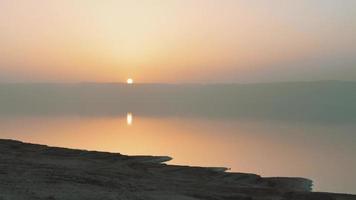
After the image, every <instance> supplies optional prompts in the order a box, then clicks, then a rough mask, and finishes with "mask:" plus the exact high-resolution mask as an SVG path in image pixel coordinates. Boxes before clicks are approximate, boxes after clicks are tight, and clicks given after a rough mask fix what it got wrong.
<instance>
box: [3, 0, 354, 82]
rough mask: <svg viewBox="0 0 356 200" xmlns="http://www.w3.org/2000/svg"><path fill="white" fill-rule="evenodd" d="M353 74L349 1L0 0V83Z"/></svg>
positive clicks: (259, 78)
mask: <svg viewBox="0 0 356 200" xmlns="http://www.w3.org/2000/svg"><path fill="white" fill-rule="evenodd" d="M128 77H132V78H133V79H135V80H136V81H138V82H269V81H297V80H323V79H339V80H356V1H355V0H51V1H48V0H0V82H6V81H15V82H26V81H40V82H44V81H71V82H72V81H75V82H77V81H105V82H112V81H125V80H126V78H128Z"/></svg>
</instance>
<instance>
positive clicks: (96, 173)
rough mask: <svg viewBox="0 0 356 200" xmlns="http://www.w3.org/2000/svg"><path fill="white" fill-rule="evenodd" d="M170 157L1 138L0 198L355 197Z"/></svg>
mask: <svg viewBox="0 0 356 200" xmlns="http://www.w3.org/2000/svg"><path fill="white" fill-rule="evenodd" d="M169 159H170V158H169V157H155V156H126V155H121V154H118V153H105V152H95V151H83V150H72V149H65V148H56V147H48V146H44V145H36V144H27V143H22V142H19V141H13V140H1V139H0V200H22V199H23V200H32V199H47V200H56V199H57V200H62V199H63V200H64V199H65V200H67V199H68V200H71V199H73V200H74V199H75V200H77V199H85V200H91V199H93V200H94V199H98V200H106V199H108V200H119V199H120V200H121V199H142V200H150V199H158V200H161V199H162V200H163V199H164V200H166V199H167V200H199V199H208V200H220V199H224V200H225V199H226V200H235V199H236V200H239V199H243V200H252V199H276V200H277V199H278V200H283V199H292V200H294V199H295V200H297V199H303V200H309V199H310V200H317V199H321V200H332V199H345V200H346V199H348V200H353V199H355V200H356V196H353V195H345V194H331V193H315V192H310V190H311V181H310V180H308V179H304V178H263V177H260V176H258V175H255V174H245V173H228V172H225V171H224V169H223V168H204V167H189V166H175V165H166V164H163V162H164V161H167V160H169Z"/></svg>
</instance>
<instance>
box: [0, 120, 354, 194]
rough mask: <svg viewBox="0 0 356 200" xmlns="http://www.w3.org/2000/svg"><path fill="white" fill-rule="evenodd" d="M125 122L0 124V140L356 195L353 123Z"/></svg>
mask: <svg viewBox="0 0 356 200" xmlns="http://www.w3.org/2000/svg"><path fill="white" fill-rule="evenodd" d="M132 120H133V114H132V113H127V115H126V118H125V117H119V118H115V117H113V118H111V117H102V118H100V117H99V118H96V117H87V118H82V117H53V118H51V117H38V118H36V117H14V118H0V138H10V139H17V140H22V141H27V142H33V143H40V144H47V145H51V146H62V147H69V148H79V149H90V150H99V151H110V152H120V153H123V154H130V155H138V154H139V155H143V154H144V155H147V154H149V155H168V156H171V157H173V158H174V159H173V161H171V163H173V164H183V165H200V166H224V167H231V168H232V171H241V172H251V173H257V174H261V175H263V176H302V177H308V178H311V179H313V180H314V181H315V185H316V187H315V189H316V190H323V191H333V192H350V193H356V190H355V187H354V186H355V184H356V181H355V180H356V170H355V169H356V159H355V157H354V152H356V137H354V133H355V130H356V125H355V124H354V125H343V126H335V125H320V124H319V125H318V124H310V123H309V124H303V123H285V122H278V121H253V120H222V119H220V120H207V119H199V118H188V119H185V118H174V117H170V118H169V117H167V118H162V117H159V118H154V117H142V116H135V120H136V122H135V126H130V127H129V126H128V125H129V124H132Z"/></svg>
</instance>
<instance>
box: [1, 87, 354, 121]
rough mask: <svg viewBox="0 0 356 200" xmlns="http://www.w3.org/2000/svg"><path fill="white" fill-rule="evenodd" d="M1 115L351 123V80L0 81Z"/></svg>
mask: <svg viewBox="0 0 356 200" xmlns="http://www.w3.org/2000/svg"><path fill="white" fill-rule="evenodd" d="M0 95H1V98H0V113H1V114H0V115H47V114H48V115H65V114H78V115H119V114H123V113H126V112H134V113H135V114H139V115H163V116H165V115H184V116H190V115H191V116H204V117H251V118H266V119H282V120H283V119H291V120H302V121H309V120H313V121H321V122H353V121H356V82H344V81H319V82H289V83H261V84H210V85H209V84H208V85H201V84H182V85H174V84H134V85H127V84H119V83H78V84H52V83H38V84H25V83H21V84H20V83H19V84H14V83H12V84H10V83H6V84H5V83H4V84H0Z"/></svg>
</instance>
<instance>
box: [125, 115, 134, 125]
mask: <svg viewBox="0 0 356 200" xmlns="http://www.w3.org/2000/svg"><path fill="white" fill-rule="evenodd" d="M132 120H133V117H132V113H127V115H126V123H127V125H129V126H131V125H132Z"/></svg>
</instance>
